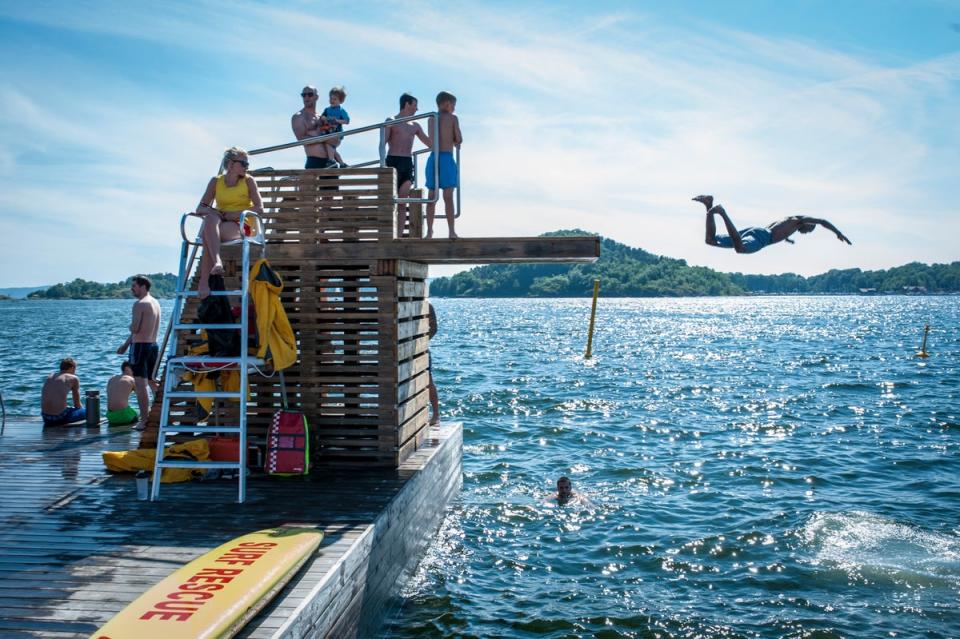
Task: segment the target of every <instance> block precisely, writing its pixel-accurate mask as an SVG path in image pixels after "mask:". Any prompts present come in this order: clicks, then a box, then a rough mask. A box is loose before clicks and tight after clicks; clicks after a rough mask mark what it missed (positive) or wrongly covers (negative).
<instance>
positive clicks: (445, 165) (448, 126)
mask: <svg viewBox="0 0 960 639" xmlns="http://www.w3.org/2000/svg"><path fill="white" fill-rule="evenodd" d="M456 108H457V96H455V95H453V94H452V93H447V92H446V91H441V92H440V93H438V94H437V111H439V116H438V118H437V119H438V120H439V123H438V124H439V133H437V135H439V136H440V140H439V147H440V156H439V157H437V158H435V157H433V154H432V153H431V154H430V159H428V160H427V167H426V169H427V179H426V183H427V188H428V189H430V199H431V200H432V199H433V198H434V197H436V194H437V187H439V188H440V189H441V190H442V191H443V208H444V210H445V212H446V214H447V226H448V227H449V229H450V239H451V240H455V239H457V234H456V232H455V231H454V230H453V220H454V210H453V189H455V188H457V186H458V185H459V184H460V175H459V171H458V169H457V162H456V159H455V158H454V157H453V147H457V148H460V145H461V144H462V143H463V134H462V133H460V120H459V119H458V118H457V116H455V115H454V114H453V112H454V110H455V109H456ZM430 135H431V136H433V135H434V126H433V123H431V125H430ZM434 162H437V163H439V166H438V172H439V174H440V176H439V177H440V184H434V179H435V178H434V168H433V166H434ZM436 211H437V205H436V203H435V202H432V203H430V204H427V239H430V238H432V237H433V218H434V215H436Z"/></svg>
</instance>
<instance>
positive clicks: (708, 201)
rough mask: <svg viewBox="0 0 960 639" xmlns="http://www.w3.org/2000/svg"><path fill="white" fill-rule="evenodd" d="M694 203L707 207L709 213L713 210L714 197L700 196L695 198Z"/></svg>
mask: <svg viewBox="0 0 960 639" xmlns="http://www.w3.org/2000/svg"><path fill="white" fill-rule="evenodd" d="M693 201H694V202H700V204H703V205H704V206H705V207H707V210H708V211H709V210H710V209H712V208H713V196H712V195H698V196H697V197H695V198H693Z"/></svg>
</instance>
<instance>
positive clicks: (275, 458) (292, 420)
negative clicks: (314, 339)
mask: <svg viewBox="0 0 960 639" xmlns="http://www.w3.org/2000/svg"><path fill="white" fill-rule="evenodd" d="M280 387H281V393H282V397H283V408H282V409H281V410H278V411H277V412H276V413H275V414H274V415H273V421H272V422H270V430H269V432H268V433H267V459H266V462H265V464H264V466H265V467H264V470H265V471H266V472H267V474H268V475H281V476H287V477H290V476H294V475H306V474H307V473H309V472H310V429H309V427H308V426H307V416H306V415H304V414H303V413H300V412H297V411H292V410H289V408H288V406H287V388H286V382H285V381H284V379H283V372H282V371H281V372H280Z"/></svg>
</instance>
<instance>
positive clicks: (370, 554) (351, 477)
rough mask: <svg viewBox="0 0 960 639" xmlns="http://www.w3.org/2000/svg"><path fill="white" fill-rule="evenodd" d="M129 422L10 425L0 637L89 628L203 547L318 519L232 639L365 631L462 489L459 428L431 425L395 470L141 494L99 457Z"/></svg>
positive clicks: (124, 440) (3, 480)
mask: <svg viewBox="0 0 960 639" xmlns="http://www.w3.org/2000/svg"><path fill="white" fill-rule="evenodd" d="M138 439H139V435H138V434H137V433H133V432H131V431H130V430H129V428H124V427H120V428H112V429H110V428H107V426H106V425H103V426H101V427H100V428H95V429H88V428H86V427H83V426H78V427H69V428H58V429H51V428H48V429H43V428H42V425H41V423H40V422H39V421H14V422H12V423H8V424H7V427H6V434H5V435H3V437H2V438H0V485H2V486H3V487H4V490H3V492H2V494H0V522H2V529H3V532H2V534H0V539H2V541H0V543H2V545H3V547H4V548H6V551H5V552H4V553H3V556H2V558H0V637H89V636H90V635H91V634H92V633H93V632H95V631H96V630H97V629H98V628H99V627H100V626H101V625H102V624H103V623H104V622H106V621H107V620H108V619H110V617H111V616H113V615H114V614H116V613H117V612H119V611H120V610H121V609H122V608H123V607H124V606H126V604H128V603H129V602H130V601H132V600H133V599H135V598H136V597H137V596H139V595H140V593H142V592H143V591H144V590H146V589H147V588H149V587H150V586H152V585H153V584H155V583H156V582H158V581H160V580H161V579H162V578H163V577H165V576H166V575H168V574H169V573H171V572H173V571H174V570H176V569H177V568H179V567H180V566H182V565H184V564H186V563H188V562H189V561H191V560H192V559H194V558H196V557H197V556H199V555H201V554H203V553H205V552H207V551H208V550H210V549H211V548H214V547H216V546H218V545H219V544H221V543H223V542H225V541H227V540H229V539H231V538H233V537H235V536H238V535H241V534H244V533H246V532H250V531H253V530H258V529H261V528H268V527H271V526H274V525H277V524H281V523H285V522H314V523H317V524H320V525H322V526H324V529H325V531H326V538H325V540H324V542H323V544H322V545H321V547H320V549H319V550H318V552H317V554H316V556H315V557H314V558H312V559H311V560H310V561H309V562H308V563H307V565H305V566H304V568H303V569H301V571H300V572H299V573H298V575H297V576H296V577H294V579H293V580H292V581H291V582H290V583H289V584H288V585H287V586H286V587H285V588H284V589H283V591H282V592H281V593H280V594H279V595H278V596H277V598H276V599H275V600H274V601H273V602H272V603H271V604H270V605H269V606H267V608H266V609H264V610H263V611H262V612H261V613H260V614H259V615H258V616H257V617H256V618H255V619H254V620H253V621H252V622H251V623H250V624H249V625H248V626H247V627H246V628H245V629H244V630H243V631H242V633H241V635H240V636H241V637H251V638H267V637H276V638H280V637H326V636H333V637H350V636H367V635H370V634H373V632H374V631H375V630H376V628H377V626H378V625H379V624H380V623H381V622H382V621H383V619H384V618H385V616H386V615H387V614H388V613H389V611H390V610H391V608H392V606H394V605H395V604H396V603H397V600H396V593H397V589H398V586H399V585H400V583H401V582H402V580H403V576H404V575H405V574H406V573H407V572H408V571H410V570H412V569H413V568H414V567H415V565H416V562H417V561H418V560H419V558H420V557H421V556H422V555H423V552H424V550H425V549H426V546H427V545H428V544H429V543H430V540H431V539H432V536H433V534H434V532H435V530H436V528H437V527H438V526H439V524H440V522H441V521H442V517H443V511H444V509H445V507H446V505H447V503H448V501H449V500H450V499H451V498H452V496H454V495H455V494H456V493H457V491H458V490H459V487H460V482H461V472H460V459H461V450H462V433H461V428H460V426H459V425H447V426H443V427H441V428H439V429H431V431H430V432H429V434H428V437H427V439H426V440H425V442H424V445H423V446H422V447H421V448H420V449H419V450H418V451H417V452H416V453H414V454H413V455H411V456H410V457H409V458H408V459H407V460H406V461H405V462H404V463H403V464H402V465H401V466H400V468H399V469H388V468H371V469H367V470H366V471H364V472H363V473H357V472H356V471H342V470H341V471H336V470H333V469H330V470H328V471H325V472H319V473H314V474H313V475H312V476H311V477H310V478H308V479H304V480H301V479H299V478H298V479H284V480H276V479H267V478H261V479H258V478H256V477H253V478H251V480H250V483H249V486H250V491H249V498H248V500H247V502H246V503H245V504H235V503H232V501H233V498H234V496H235V493H236V483H235V482H234V481H225V480H215V481H209V482H190V483H186V484H174V485H166V486H164V489H163V501H161V502H158V503H151V502H145V501H137V498H136V488H135V483H134V480H133V479H132V477H131V476H129V475H109V474H108V473H106V472H105V470H104V467H103V463H102V460H101V453H102V452H103V451H105V450H125V449H128V448H135V447H136V445H137V440H138Z"/></svg>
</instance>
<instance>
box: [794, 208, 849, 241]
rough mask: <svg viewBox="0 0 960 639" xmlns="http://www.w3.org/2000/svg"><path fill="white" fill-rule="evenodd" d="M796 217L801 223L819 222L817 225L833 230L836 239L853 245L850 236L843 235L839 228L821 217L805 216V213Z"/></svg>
mask: <svg viewBox="0 0 960 639" xmlns="http://www.w3.org/2000/svg"><path fill="white" fill-rule="evenodd" d="M797 217H798V219H799V220H800V222H801V224H803V223H806V224H819V225H820V226H822V227H823V228H825V229H828V230H830V231H833V233H834V235H836V236H837V239H838V240H840V241H841V242H846V243H847V244H850V245H851V246H852V245H853V242H851V241H850V238H848V237H847V236H846V235H844V234H843V233H841V232H840V229H838V228H837V227H835V226H834V225H833V224H831V223H830V222H828V221H827V220H824V219H821V218H819V217H807V216H806V215H799V216H797Z"/></svg>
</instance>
